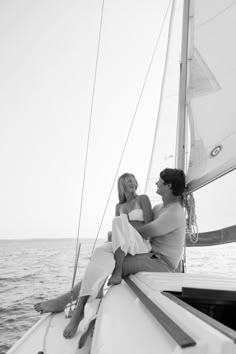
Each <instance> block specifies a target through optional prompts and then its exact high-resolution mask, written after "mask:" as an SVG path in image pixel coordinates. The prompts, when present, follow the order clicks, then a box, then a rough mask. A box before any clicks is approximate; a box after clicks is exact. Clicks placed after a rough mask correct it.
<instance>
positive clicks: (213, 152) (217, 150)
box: [210, 145, 223, 157]
mask: <svg viewBox="0 0 236 354" xmlns="http://www.w3.org/2000/svg"><path fill="white" fill-rule="evenodd" d="M222 148H223V146H222V145H217V146H216V147H214V149H213V150H211V152H210V157H216V156H217V155H218V154H219V153H220V152H221V150H222Z"/></svg>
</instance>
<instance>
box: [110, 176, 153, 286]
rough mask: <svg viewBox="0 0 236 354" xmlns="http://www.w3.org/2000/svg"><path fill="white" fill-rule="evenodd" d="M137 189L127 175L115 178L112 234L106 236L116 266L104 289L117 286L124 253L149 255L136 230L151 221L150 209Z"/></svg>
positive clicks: (133, 180) (149, 247) (148, 243)
mask: <svg viewBox="0 0 236 354" xmlns="http://www.w3.org/2000/svg"><path fill="white" fill-rule="evenodd" d="M137 188H138V182H137V180H136V178H135V177H134V175H132V174H131V173H124V174H123V175H122V176H120V177H119V179H118V196H119V203H118V204H117V205H116V217H115V218H114V219H113V222H112V234H110V235H109V239H110V240H111V242H112V249H113V253H114V258H115V262H116V263H115V268H114V270H113V272H112V275H111V278H110V279H109V282H108V285H116V284H119V283H120V282H121V280H122V265H123V261H124V257H125V256H126V255H127V254H128V253H129V254H131V255H133V256H134V255H135V254H140V253H147V252H150V251H151V245H150V242H149V240H145V239H144V238H143V237H142V236H141V235H140V234H139V233H138V232H137V231H136V228H138V227H140V226H142V225H144V224H147V223H149V222H151V221H152V219H153V218H152V207H151V203H150V200H149V198H148V196H147V195H145V194H142V195H137V193H136V192H137Z"/></svg>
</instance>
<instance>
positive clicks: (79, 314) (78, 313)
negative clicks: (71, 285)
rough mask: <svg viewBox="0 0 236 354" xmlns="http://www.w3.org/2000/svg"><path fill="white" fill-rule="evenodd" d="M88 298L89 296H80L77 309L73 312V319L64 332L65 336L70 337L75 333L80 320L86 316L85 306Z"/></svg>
mask: <svg viewBox="0 0 236 354" xmlns="http://www.w3.org/2000/svg"><path fill="white" fill-rule="evenodd" d="M88 298H89V296H81V297H80V298H79V301H78V305H77V307H76V309H75V311H74V312H73V315H72V317H71V320H70V322H69V323H68V325H67V326H66V328H65V330H64V332H63V336H64V337H65V338H67V339H70V338H72V337H73V336H74V335H75V333H76V331H77V328H78V326H79V324H80V322H81V321H82V319H83V318H84V307H85V305H86V302H87V301H88Z"/></svg>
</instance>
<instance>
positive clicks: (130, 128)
mask: <svg viewBox="0 0 236 354" xmlns="http://www.w3.org/2000/svg"><path fill="white" fill-rule="evenodd" d="M171 2H172V0H170V1H169V4H168V7H167V10H166V12H165V16H164V19H163V21H162V25H161V29H160V31H159V34H158V37H157V40H156V44H155V47H154V50H153V53H152V56H151V60H150V63H149V66H148V69H147V72H146V76H145V79H144V82H143V85H142V88H141V92H140V95H139V98H138V102H137V105H136V108H135V111H134V115H133V118H132V121H131V124H130V127H129V131H128V134H127V137H126V140H125V144H124V147H123V150H122V153H121V157H120V160H119V163H118V167H117V169H116V173H115V176H114V179H113V182H112V186H111V189H110V193H109V196H108V199H107V202H106V205H105V209H104V212H103V215H102V218H101V222H100V225H99V228H98V231H97V235H96V238H95V241H94V244H93V248H92V251H91V255H92V253H93V251H94V248H95V246H96V242H97V239H98V236H99V233H100V230H101V227H102V223H103V220H104V217H105V214H106V211H107V207H108V204H109V201H110V198H111V194H112V191H113V188H114V184H115V181H116V179H117V176H118V172H119V169H120V165H121V162H122V160H123V156H124V153H125V150H126V146H127V144H128V140H129V137H130V133H131V130H132V127H133V124H134V121H135V118H136V115H137V112H138V108H139V105H140V102H141V98H142V96H143V92H144V88H145V86H146V83H147V79H148V76H149V73H150V70H151V67H152V64H153V60H154V57H155V54H156V50H157V47H158V44H159V41H160V37H161V34H162V31H163V28H164V24H165V21H166V18H167V14H168V11H169V7H170V4H171ZM91 255H90V257H91Z"/></svg>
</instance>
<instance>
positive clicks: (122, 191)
mask: <svg viewBox="0 0 236 354" xmlns="http://www.w3.org/2000/svg"><path fill="white" fill-rule="evenodd" d="M130 177H132V178H133V179H134V182H135V184H136V186H135V191H136V190H137V188H138V182H137V180H136V178H135V177H134V175H132V173H124V174H123V175H121V176H120V177H119V179H118V197H119V202H120V203H125V202H126V196H125V185H126V183H127V180H128V179H129V178H130ZM135 195H136V193H135Z"/></svg>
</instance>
